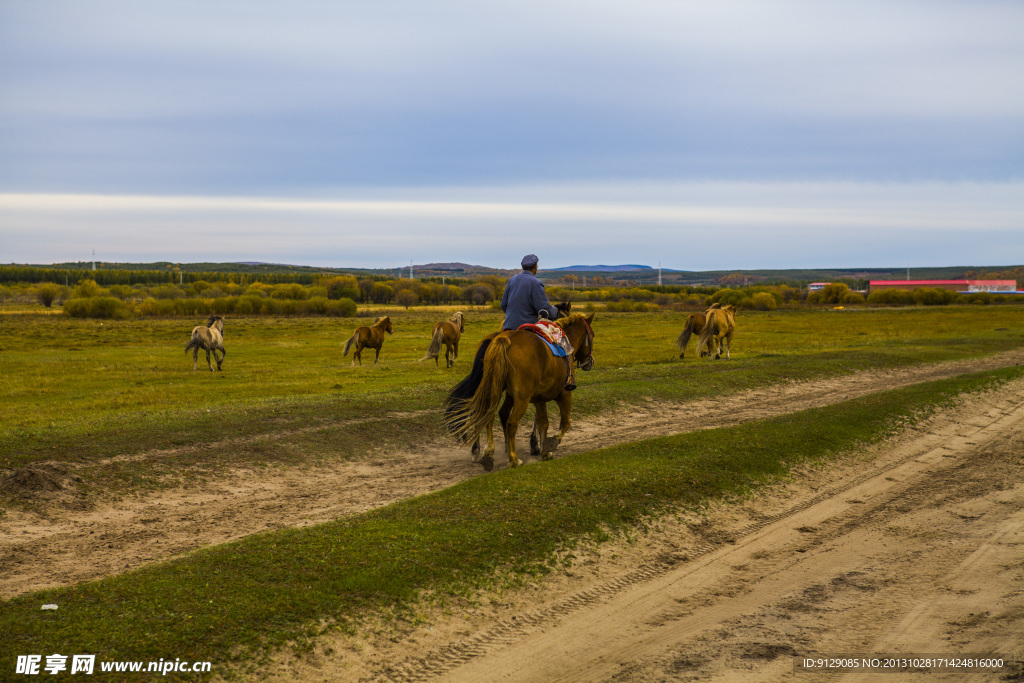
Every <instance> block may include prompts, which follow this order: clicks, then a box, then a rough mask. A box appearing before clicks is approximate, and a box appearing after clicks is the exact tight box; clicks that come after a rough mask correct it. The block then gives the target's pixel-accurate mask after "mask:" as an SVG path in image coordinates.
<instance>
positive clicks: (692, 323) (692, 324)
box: [676, 313, 701, 358]
mask: <svg viewBox="0 0 1024 683" xmlns="http://www.w3.org/2000/svg"><path fill="white" fill-rule="evenodd" d="M694 332H697V333H698V334H700V332H701V330H698V329H697V316H696V315H695V314H693V313H691V314H690V315H689V316H687V318H686V325H685V326H684V327H683V331H682V332H680V333H679V337H678V338H677V339H676V346H678V347H679V350H680V351H681V352H682V353H680V354H679V357H680V358H682V357H683V354H684V353H686V345H687V344H689V343H690V336H691V335H692V334H693V333H694ZM698 338H699V337H698Z"/></svg>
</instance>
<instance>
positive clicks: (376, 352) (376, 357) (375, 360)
mask: <svg viewBox="0 0 1024 683" xmlns="http://www.w3.org/2000/svg"><path fill="white" fill-rule="evenodd" d="M378 361H380V347H379V346H378V347H377V348H375V349H374V350H373V364H374V365H376V364H377V363H378Z"/></svg>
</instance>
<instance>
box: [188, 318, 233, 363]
mask: <svg viewBox="0 0 1024 683" xmlns="http://www.w3.org/2000/svg"><path fill="white" fill-rule="evenodd" d="M190 349H191V350H192V372H195V371H196V364H197V363H198V362H199V349H204V350H205V351H206V364H207V365H208V366H209V368H210V372H213V365H211V364H210V352H211V351H213V359H214V360H215V361H217V369H218V370H220V364H221V363H223V362H224V356H226V355H227V351H225V350H224V318H222V317H220V316H219V315H211V316H210V319H209V320H207V321H206V325H205V326H204V325H196V326H195V327H193V328H192V338H191V339H189V341H188V344H185V355H186V356H187V355H188V352H189V350H190ZM217 351H220V358H217Z"/></svg>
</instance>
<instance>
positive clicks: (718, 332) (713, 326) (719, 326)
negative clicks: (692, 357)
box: [697, 304, 736, 360]
mask: <svg viewBox="0 0 1024 683" xmlns="http://www.w3.org/2000/svg"><path fill="white" fill-rule="evenodd" d="M705 315H706V317H707V320H706V322H705V323H704V329H703V330H701V333H700V337H699V338H698V339H697V349H698V350H701V355H702V356H703V355H704V353H703V349H704V347H705V346H706V347H707V353H708V355H709V356H711V357H712V359H713V360H718V359H719V358H721V357H722V352H723V351H724V352H725V358H726V360H729V345H730V344H731V343H732V335H733V332H735V331H736V307H735V306H733V305H732V304H729V305H728V306H725V307H717V308H715V307H712V308H709V309H708V310H707V313H706V314H705Z"/></svg>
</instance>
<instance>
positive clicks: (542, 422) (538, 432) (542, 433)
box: [530, 403, 551, 460]
mask: <svg viewBox="0 0 1024 683" xmlns="http://www.w3.org/2000/svg"><path fill="white" fill-rule="evenodd" d="M548 424H549V422H548V406H547V404H546V403H535V404H534V416H533V433H532V434H530V455H540V456H541V457H544V453H543V450H544V449H543V448H542V445H546V444H547V440H548ZM550 456H551V454H550V453H548V454H547V457H544V459H545V460H547V459H548V458H549V457H550Z"/></svg>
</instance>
